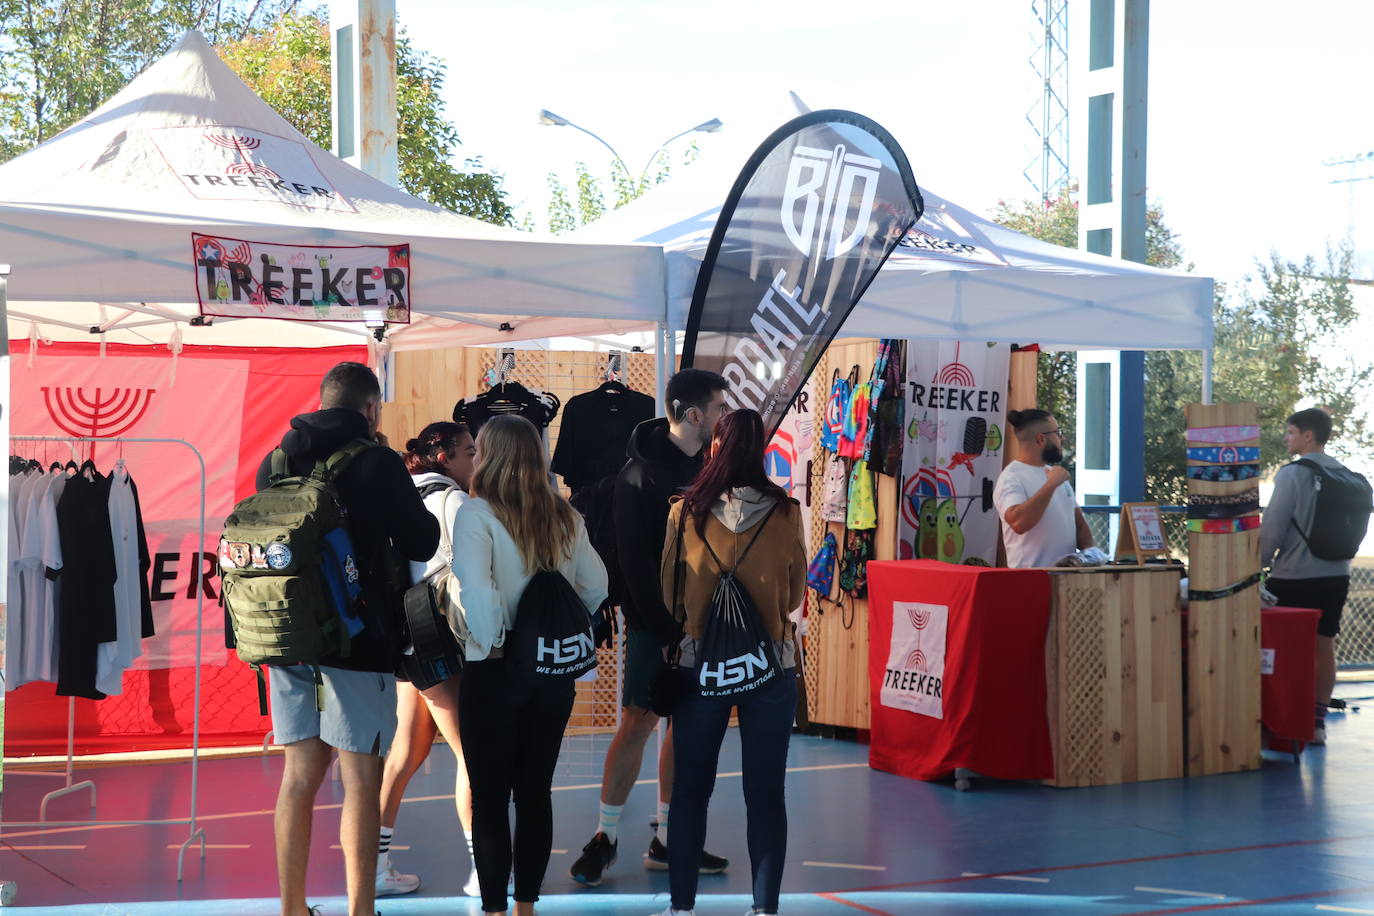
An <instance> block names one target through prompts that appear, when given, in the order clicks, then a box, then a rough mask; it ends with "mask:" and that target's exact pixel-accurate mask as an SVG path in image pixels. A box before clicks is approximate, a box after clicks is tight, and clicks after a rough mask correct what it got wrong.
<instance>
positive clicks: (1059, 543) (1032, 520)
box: [992, 409, 1093, 569]
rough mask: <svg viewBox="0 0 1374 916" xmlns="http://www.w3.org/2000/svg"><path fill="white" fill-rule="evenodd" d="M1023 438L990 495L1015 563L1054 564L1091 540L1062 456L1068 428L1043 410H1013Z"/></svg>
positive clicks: (1012, 420) (1011, 421) (1010, 419)
mask: <svg viewBox="0 0 1374 916" xmlns="http://www.w3.org/2000/svg"><path fill="white" fill-rule="evenodd" d="M1007 424H1008V425H1009V426H1010V427H1011V428H1012V430H1013V431H1014V432H1015V433H1016V439H1017V441H1018V442H1019V443H1020V447H1019V448H1018V449H1017V456H1018V457H1017V460H1016V461H1013V462H1012V463H1011V464H1009V465H1007V466H1006V467H1005V468H1003V469H1002V473H1001V474H1000V475H998V477H997V488H996V489H995V490H994V491H993V494H992V501H993V504H994V505H995V506H996V507H997V517H998V518H999V519H1001V521H1002V542H1003V543H1004V544H1005V545H1006V548H1007V565H1008V566H1010V567H1012V568H1020V569H1024V568H1034V567H1040V566H1053V565H1054V564H1055V563H1057V562H1058V561H1059V560H1060V558H1062V557H1064V556H1066V555H1067V554H1071V553H1073V552H1074V549H1075V548H1083V547H1091V546H1093V535H1092V530H1091V529H1089V528H1088V521H1087V519H1085V518H1084V517H1083V510H1082V509H1079V508H1078V505H1077V504H1076V503H1075V501H1074V497H1073V487H1072V486H1071V485H1070V484H1069V472H1068V471H1066V470H1064V469H1063V468H1062V467H1059V462H1061V461H1063V460H1064V447H1063V443H1064V434H1063V433H1062V432H1060V430H1059V423H1058V421H1057V420H1055V418H1054V416H1053V415H1052V414H1050V413H1048V412H1046V411H1044V410H1039V409H1031V410H1009V411H1007Z"/></svg>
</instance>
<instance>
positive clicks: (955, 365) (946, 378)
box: [931, 343, 978, 388]
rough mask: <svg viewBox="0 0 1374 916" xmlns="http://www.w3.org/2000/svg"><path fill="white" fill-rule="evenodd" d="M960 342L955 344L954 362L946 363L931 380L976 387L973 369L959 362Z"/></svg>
mask: <svg viewBox="0 0 1374 916" xmlns="http://www.w3.org/2000/svg"><path fill="white" fill-rule="evenodd" d="M959 346H960V345H959V344H957V343H956V344H955V345H954V362H952V363H946V364H945V365H944V366H943V367H942V368H941V369H940V371H939V372H937V373H936V374H935V377H934V378H933V379H931V382H932V383H933V384H936V385H954V386H956V387H959V388H974V387H976V386H977V384H978V383H977V382H976V381H975V380H974V377H973V370H972V369H970V368H969V367H968V366H965V365H964V364H963V363H961V362H959Z"/></svg>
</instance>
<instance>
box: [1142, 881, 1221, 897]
mask: <svg viewBox="0 0 1374 916" xmlns="http://www.w3.org/2000/svg"><path fill="white" fill-rule="evenodd" d="M1136 890H1138V891H1140V892H1141V893H1142V894H1167V895H1169V896H1170V897H1206V898H1208V899H1209V900H1225V899H1226V895H1225V894H1208V893H1205V892H1203V891H1180V890H1177V889H1176V888H1172V887H1145V886H1144V885H1142V886H1140V887H1137V888H1136Z"/></svg>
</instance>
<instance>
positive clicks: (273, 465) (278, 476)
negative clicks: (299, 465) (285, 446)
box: [267, 448, 291, 484]
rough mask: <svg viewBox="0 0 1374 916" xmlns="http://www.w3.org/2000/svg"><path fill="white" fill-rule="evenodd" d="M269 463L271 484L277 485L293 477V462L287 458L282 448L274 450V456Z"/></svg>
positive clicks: (269, 480) (268, 479) (269, 481)
mask: <svg viewBox="0 0 1374 916" xmlns="http://www.w3.org/2000/svg"><path fill="white" fill-rule="evenodd" d="M269 462H270V463H269V465H268V478H267V482H268V483H269V484H274V483H277V482H279V481H282V480H285V479H286V478H288V477H290V476H291V461H290V459H288V458H287V457H286V452H285V451H284V450H282V449H280V448H274V449H272V455H271V457H270V458H269Z"/></svg>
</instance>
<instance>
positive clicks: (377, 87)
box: [329, 0, 399, 187]
mask: <svg viewBox="0 0 1374 916" xmlns="http://www.w3.org/2000/svg"><path fill="white" fill-rule="evenodd" d="M329 31H330V35H331V38H332V41H331V54H330V60H331V67H330V75H331V81H332V86H333V95H334V104H333V106H332V108H333V112H332V113H333V127H334V134H333V136H334V148H333V152H334V155H336V156H338V157H339V158H341V159H343V160H344V161H346V162H348V164H349V165H352V166H356V167H357V168H359V169H361V170H362V171H364V172H366V173H367V174H369V175H371V176H372V177H373V178H377V179H379V180H381V181H384V182H386V183H387V184H389V185H391V186H392V187H395V186H396V185H397V184H398V181H399V177H398V170H397V162H396V3H395V0H333V2H332V3H331V5H330V11H329Z"/></svg>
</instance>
